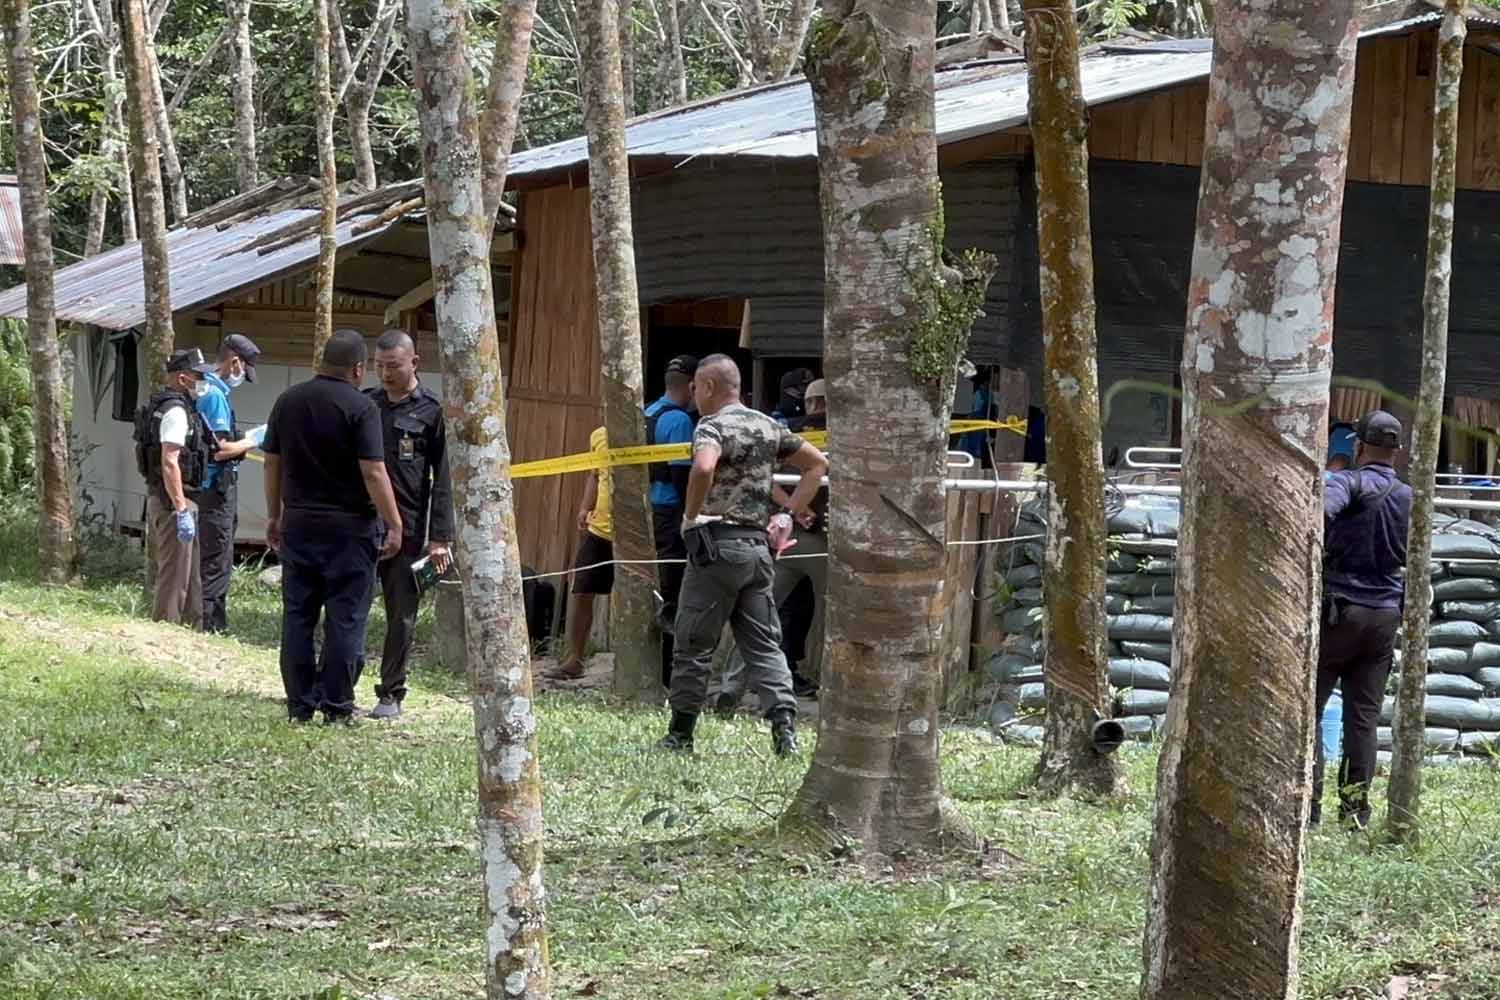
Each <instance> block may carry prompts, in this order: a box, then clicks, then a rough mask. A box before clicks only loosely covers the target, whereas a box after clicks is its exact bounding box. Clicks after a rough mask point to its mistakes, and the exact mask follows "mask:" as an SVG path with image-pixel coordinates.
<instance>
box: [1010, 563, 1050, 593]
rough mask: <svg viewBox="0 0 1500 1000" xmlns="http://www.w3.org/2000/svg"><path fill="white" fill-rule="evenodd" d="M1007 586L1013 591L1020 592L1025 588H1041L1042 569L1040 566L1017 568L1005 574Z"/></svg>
mask: <svg viewBox="0 0 1500 1000" xmlns="http://www.w3.org/2000/svg"><path fill="white" fill-rule="evenodd" d="M1005 585H1006V586H1007V587H1009V588H1010V589H1011V590H1020V589H1021V588H1023V587H1040V586H1041V585H1042V567H1040V566H1030V565H1025V566H1017V567H1015V568H1013V569H1011V570H1010V571H1009V572H1007V573H1006V574H1005Z"/></svg>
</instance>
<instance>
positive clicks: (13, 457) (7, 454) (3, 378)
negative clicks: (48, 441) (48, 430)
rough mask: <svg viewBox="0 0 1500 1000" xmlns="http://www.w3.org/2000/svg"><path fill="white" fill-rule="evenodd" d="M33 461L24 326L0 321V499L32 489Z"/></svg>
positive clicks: (28, 372)
mask: <svg viewBox="0 0 1500 1000" xmlns="http://www.w3.org/2000/svg"><path fill="white" fill-rule="evenodd" d="M35 458H36V429H35V426H34V424H33V423H32V415H31V367H30V365H29V363H28V361H27V349H26V326H25V324H22V323H17V322H14V321H5V322H0V497H12V496H15V495H17V494H20V493H22V492H25V491H28V490H30V489H31V483H32V475H33V472H34V470H35Z"/></svg>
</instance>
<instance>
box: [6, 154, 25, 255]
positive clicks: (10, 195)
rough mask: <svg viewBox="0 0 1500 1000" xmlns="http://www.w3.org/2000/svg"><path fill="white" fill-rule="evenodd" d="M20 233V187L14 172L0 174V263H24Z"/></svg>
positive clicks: (23, 240)
mask: <svg viewBox="0 0 1500 1000" xmlns="http://www.w3.org/2000/svg"><path fill="white" fill-rule="evenodd" d="M25 246H26V240H25V237H23V236H22V235H21V188H20V185H18V184H17V183H16V176H15V174H0V264H24V263H25V262H26V254H25Z"/></svg>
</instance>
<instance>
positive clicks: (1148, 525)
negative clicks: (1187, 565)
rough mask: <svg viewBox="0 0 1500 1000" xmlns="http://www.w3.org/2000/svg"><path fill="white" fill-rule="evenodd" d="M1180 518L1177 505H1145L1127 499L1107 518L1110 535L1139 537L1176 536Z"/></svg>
mask: <svg viewBox="0 0 1500 1000" xmlns="http://www.w3.org/2000/svg"><path fill="white" fill-rule="evenodd" d="M1181 520H1182V516H1181V514H1180V513H1179V509H1178V506H1177V505H1176V504H1172V505H1171V506H1168V505H1165V504H1162V505H1158V506H1147V505H1146V504H1144V503H1141V502H1140V501H1128V502H1126V504H1125V506H1124V507H1122V508H1120V509H1119V510H1118V511H1116V512H1115V513H1114V514H1112V515H1111V516H1110V518H1109V533H1110V534H1111V535H1134V536H1136V537H1139V538H1176V537H1177V528H1178V525H1179V523H1180V522H1181Z"/></svg>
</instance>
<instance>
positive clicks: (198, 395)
mask: <svg viewBox="0 0 1500 1000" xmlns="http://www.w3.org/2000/svg"><path fill="white" fill-rule="evenodd" d="M207 395H208V382H207V380H205V379H201V378H200V379H199V380H198V381H196V382H194V383H193V398H194V399H202V398H203V397H204V396H207Z"/></svg>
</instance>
